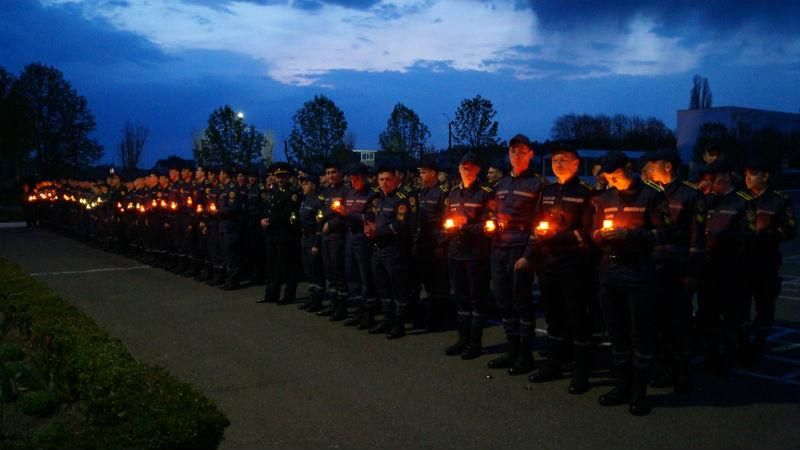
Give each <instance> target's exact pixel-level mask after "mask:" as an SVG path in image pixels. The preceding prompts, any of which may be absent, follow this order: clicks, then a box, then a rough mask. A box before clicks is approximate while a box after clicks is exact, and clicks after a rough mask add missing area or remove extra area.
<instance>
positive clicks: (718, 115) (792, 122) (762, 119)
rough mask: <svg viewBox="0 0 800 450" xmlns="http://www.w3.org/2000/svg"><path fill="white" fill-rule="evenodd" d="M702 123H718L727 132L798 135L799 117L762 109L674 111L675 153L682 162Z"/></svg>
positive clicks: (690, 150)
mask: <svg viewBox="0 0 800 450" xmlns="http://www.w3.org/2000/svg"><path fill="white" fill-rule="evenodd" d="M706 123H721V124H723V125H725V127H726V128H727V129H728V131H732V130H734V129H738V130H745V129H746V130H749V131H758V130H762V129H764V128H774V129H776V130H778V131H779V132H781V133H791V132H793V131H800V114H792V113H785V112H779V111H766V110H763V109H752V108H740V107H738V106H722V107H719V108H709V109H679V110H678V136H677V138H678V152H679V153H680V155H681V158H682V159H683V160H684V161H690V160H691V159H692V153H693V151H694V146H695V143H696V142H697V136H698V135H699V134H700V128H701V127H702V126H703V124H706Z"/></svg>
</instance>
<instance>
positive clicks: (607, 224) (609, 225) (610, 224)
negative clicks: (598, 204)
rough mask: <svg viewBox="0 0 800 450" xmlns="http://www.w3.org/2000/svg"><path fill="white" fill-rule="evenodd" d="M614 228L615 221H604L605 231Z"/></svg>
mask: <svg viewBox="0 0 800 450" xmlns="http://www.w3.org/2000/svg"><path fill="white" fill-rule="evenodd" d="M612 228H614V221H613V220H611V219H605V220H603V229H604V230H610V229H612Z"/></svg>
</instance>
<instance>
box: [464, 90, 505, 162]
mask: <svg viewBox="0 0 800 450" xmlns="http://www.w3.org/2000/svg"><path fill="white" fill-rule="evenodd" d="M496 114H497V111H495V110H494V106H492V102H491V101H490V100H488V99H485V98H483V97H481V96H480V95H476V96H475V97H473V98H469V99H464V100H462V101H461V104H460V105H459V106H458V109H457V110H456V115H455V118H454V119H453V138H454V140H455V141H456V144H460V145H465V146H467V147H470V148H473V149H481V148H486V147H494V146H497V144H498V142H497V128H498V126H499V124H498V123H497V122H496V121H495V120H494V116H495V115H496Z"/></svg>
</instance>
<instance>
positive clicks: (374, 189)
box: [370, 186, 381, 192]
mask: <svg viewBox="0 0 800 450" xmlns="http://www.w3.org/2000/svg"><path fill="white" fill-rule="evenodd" d="M370 189H372V192H380V191H381V188H379V187H378V186H372V187H371V188H370Z"/></svg>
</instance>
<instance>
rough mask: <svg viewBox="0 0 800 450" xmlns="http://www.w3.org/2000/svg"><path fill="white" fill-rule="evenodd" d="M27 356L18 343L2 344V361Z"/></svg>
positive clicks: (16, 359)
mask: <svg viewBox="0 0 800 450" xmlns="http://www.w3.org/2000/svg"><path fill="white" fill-rule="evenodd" d="M23 358H25V353H24V352H23V351H22V347H20V346H19V345H16V344H0V361H21V360H22V359H23Z"/></svg>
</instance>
